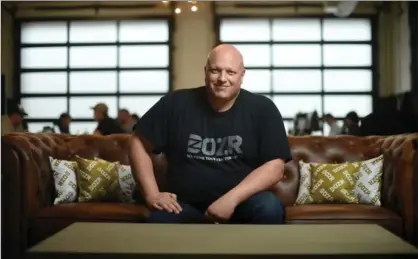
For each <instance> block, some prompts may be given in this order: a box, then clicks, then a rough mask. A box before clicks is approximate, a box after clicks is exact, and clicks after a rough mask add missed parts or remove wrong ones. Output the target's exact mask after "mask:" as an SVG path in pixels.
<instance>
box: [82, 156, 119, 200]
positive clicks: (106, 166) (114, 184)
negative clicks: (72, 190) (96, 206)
mask: <svg viewBox="0 0 418 259" xmlns="http://www.w3.org/2000/svg"><path fill="white" fill-rule="evenodd" d="M75 160H76V161H77V164H78V170H77V176H78V187H79V190H80V193H79V196H78V201H79V202H91V201H96V202H100V201H107V202H116V201H117V200H118V195H119V192H120V186H119V180H118V179H119V176H118V168H117V164H116V163H111V162H107V161H96V160H89V159H84V158H81V157H79V156H76V159H75Z"/></svg>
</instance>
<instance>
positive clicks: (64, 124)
mask: <svg viewBox="0 0 418 259" xmlns="http://www.w3.org/2000/svg"><path fill="white" fill-rule="evenodd" d="M70 123H71V116H70V115H69V114H68V113H62V114H61V115H60V117H59V119H58V120H57V121H56V122H55V123H54V124H55V125H56V126H57V127H58V130H59V132H60V133H62V134H70Z"/></svg>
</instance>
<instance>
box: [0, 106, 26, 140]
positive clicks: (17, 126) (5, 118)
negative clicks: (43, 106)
mask: <svg viewBox="0 0 418 259" xmlns="http://www.w3.org/2000/svg"><path fill="white" fill-rule="evenodd" d="M9 106H10V107H8V109H7V114H6V115H2V116H1V135H2V136H3V135H6V134H8V133H12V132H26V130H25V129H24V128H23V121H24V116H27V115H28V114H27V113H26V112H25V110H24V109H23V108H22V107H20V105H18V104H16V103H12V104H10V105H9Z"/></svg>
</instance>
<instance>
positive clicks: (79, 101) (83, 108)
mask: <svg viewBox="0 0 418 259" xmlns="http://www.w3.org/2000/svg"><path fill="white" fill-rule="evenodd" d="M116 101H117V100H116V97H108V96H94V97H70V115H71V116H72V117H73V118H74V119H77V118H86V119H88V118H93V114H94V113H93V109H92V107H93V106H94V105H96V104H97V103H105V104H106V105H107V107H109V116H110V117H116V115H117V103H116Z"/></svg>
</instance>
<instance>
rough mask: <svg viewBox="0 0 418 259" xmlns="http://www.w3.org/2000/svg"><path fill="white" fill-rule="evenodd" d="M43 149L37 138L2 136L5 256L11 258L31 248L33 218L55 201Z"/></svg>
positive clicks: (21, 135)
mask: <svg viewBox="0 0 418 259" xmlns="http://www.w3.org/2000/svg"><path fill="white" fill-rule="evenodd" d="M40 146H41V145H40V143H37V138H36V136H35V135H30V134H26V133H12V134H7V135H5V136H2V154H1V156H2V237H3V238H2V247H3V249H2V252H3V251H4V249H6V251H5V252H7V253H8V254H11V255H13V257H11V258H18V257H17V256H14V255H18V254H19V253H23V252H24V251H25V249H26V248H27V247H28V246H29V245H30V244H29V243H28V225H29V220H30V217H31V216H33V215H35V214H36V213H37V212H38V211H39V210H40V209H42V208H43V207H46V206H49V205H50V204H51V201H50V200H51V199H52V197H53V196H52V194H53V188H52V187H53V186H52V185H51V183H50V182H49V181H50V180H51V177H52V174H51V173H50V172H49V171H48V172H47V170H49V168H45V163H44V161H43V160H44V159H43V157H42V154H40V153H39V147H40ZM47 173H49V174H50V176H48V175H47ZM5 258H8V257H6V256H5Z"/></svg>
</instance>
